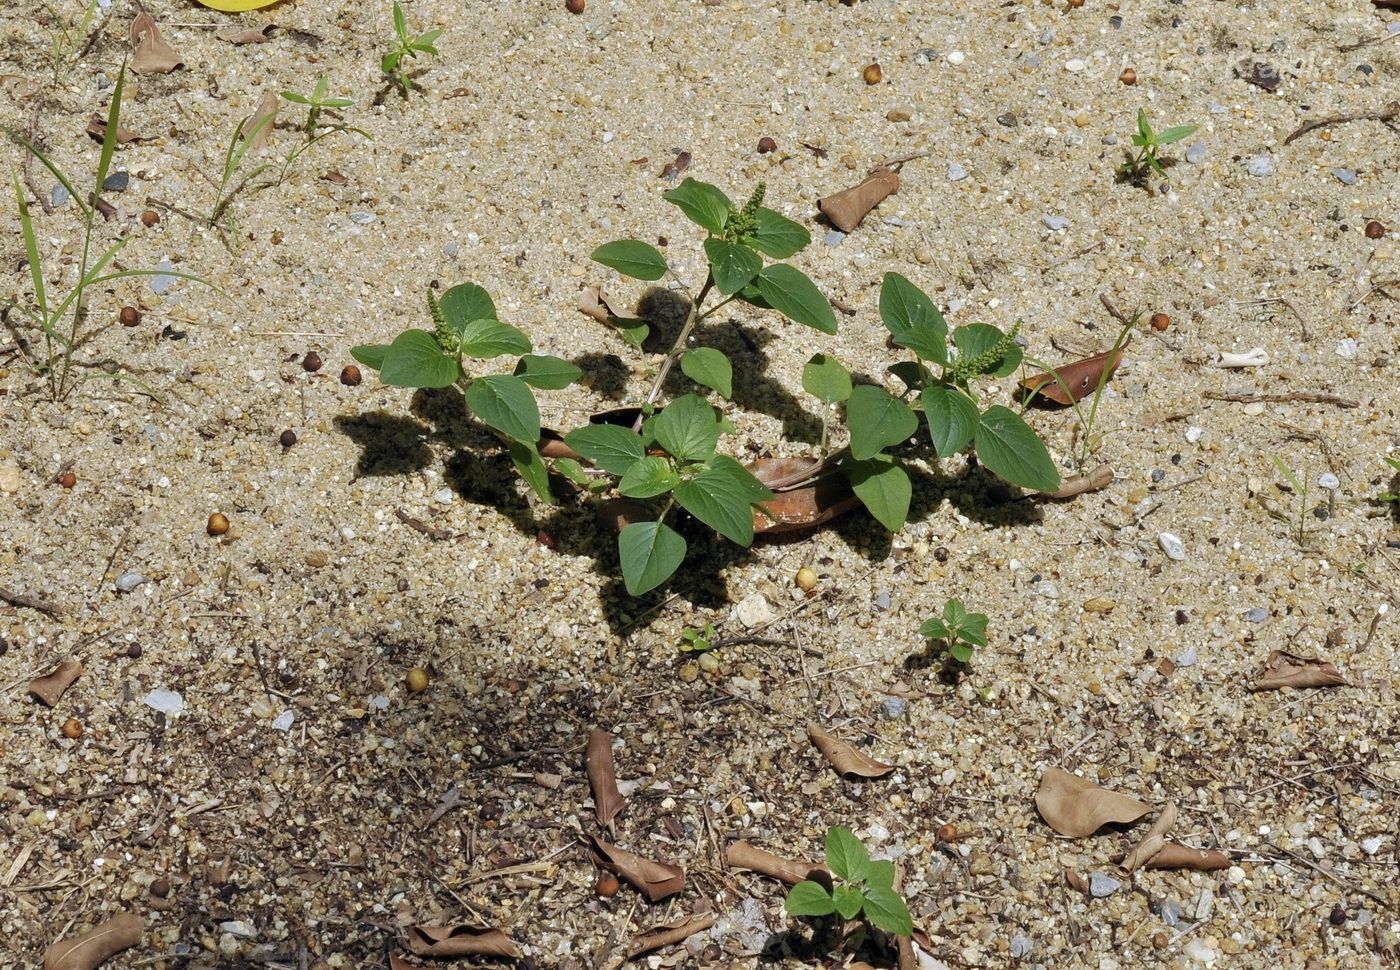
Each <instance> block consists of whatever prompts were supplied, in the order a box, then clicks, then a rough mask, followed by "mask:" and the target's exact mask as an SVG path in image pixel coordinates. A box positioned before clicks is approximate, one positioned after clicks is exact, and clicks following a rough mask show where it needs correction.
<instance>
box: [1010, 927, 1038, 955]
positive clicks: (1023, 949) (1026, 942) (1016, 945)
mask: <svg viewBox="0 0 1400 970" xmlns="http://www.w3.org/2000/svg"><path fill="white" fill-rule="evenodd" d="M1034 950H1035V941H1034V940H1032V939H1031V938H1030V937H1029V936H1026V935H1025V934H1024V933H1017V934H1016V935H1015V936H1013V937H1012V938H1011V958H1012V959H1013V960H1024V959H1025V958H1026V957H1028V956H1030V955H1031V953H1032V951H1034Z"/></svg>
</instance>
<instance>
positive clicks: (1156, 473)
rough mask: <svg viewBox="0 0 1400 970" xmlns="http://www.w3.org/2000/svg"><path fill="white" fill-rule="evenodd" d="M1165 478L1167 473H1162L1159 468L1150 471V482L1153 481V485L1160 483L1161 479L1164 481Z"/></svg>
mask: <svg viewBox="0 0 1400 970" xmlns="http://www.w3.org/2000/svg"><path fill="white" fill-rule="evenodd" d="M1166 477H1167V473H1166V472H1164V471H1162V469H1160V468H1154V469H1152V481H1153V483H1154V484H1155V483H1157V482H1160V481H1161V480H1162V479H1164V478H1166Z"/></svg>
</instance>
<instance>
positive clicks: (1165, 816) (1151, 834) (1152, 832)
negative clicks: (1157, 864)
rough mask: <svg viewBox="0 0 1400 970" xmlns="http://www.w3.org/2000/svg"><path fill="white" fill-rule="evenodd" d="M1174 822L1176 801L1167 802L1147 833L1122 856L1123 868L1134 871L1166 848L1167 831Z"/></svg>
mask: <svg viewBox="0 0 1400 970" xmlns="http://www.w3.org/2000/svg"><path fill="white" fill-rule="evenodd" d="M1175 824H1176V802H1167V804H1166V806H1165V807H1164V808H1163V809H1162V810H1161V811H1160V812H1159V813H1158V814H1157V818H1156V820H1155V821H1154V822H1153V823H1152V827H1151V828H1149V829H1148V830H1147V834H1145V835H1144V836H1143V837H1142V840H1141V841H1140V842H1138V844H1137V845H1135V846H1133V847H1132V848H1131V849H1129V850H1128V854H1127V855H1125V856H1124V857H1123V868H1124V869H1125V870H1126V871H1128V872H1136V871H1137V870H1139V869H1141V868H1142V867H1143V866H1144V865H1146V864H1147V863H1149V862H1151V861H1152V858H1153V856H1155V855H1156V854H1157V853H1159V852H1161V851H1162V850H1163V849H1164V848H1166V845H1167V833H1168V832H1170V831H1171V828H1172V826H1173V825H1175Z"/></svg>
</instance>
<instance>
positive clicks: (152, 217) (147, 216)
mask: <svg viewBox="0 0 1400 970" xmlns="http://www.w3.org/2000/svg"><path fill="white" fill-rule="evenodd" d="M159 224H160V213H159V212H157V211H156V210H155V209H147V210H146V211H145V212H143V213H141V225H143V226H145V227H146V228H147V229H150V228H151V227H152V226H156V225H159Z"/></svg>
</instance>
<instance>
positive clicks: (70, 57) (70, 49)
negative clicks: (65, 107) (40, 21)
mask: <svg viewBox="0 0 1400 970" xmlns="http://www.w3.org/2000/svg"><path fill="white" fill-rule="evenodd" d="M41 6H42V7H43V8H44V11H45V12H46V13H48V15H49V17H51V18H52V19H53V22H54V28H55V29H54V30H53V31H51V32H50V33H49V62H50V67H51V69H52V71H53V82H54V84H56V85H57V84H61V83H62V82H63V79H64V75H65V74H67V72H68V70H69V69H70V68H71V67H72V66H73V64H74V63H76V61H77V60H78V58H80V57H81V56H82V54H83V52H84V51H85V50H86V49H87V48H88V46H89V45H90V44H91V41H90V40H89V37H90V35H91V32H92V24H93V21H94V20H96V19H97V10H98V0H86V2H85V3H84V4H83V14H82V16H81V17H80V18H78V20H77V21H76V22H73V21H70V20H69V19H68V18H67V16H65V15H64V14H62V13H59V11H58V10H56V9H54V7H53V6H52V5H50V4H48V3H43V4H41Z"/></svg>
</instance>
